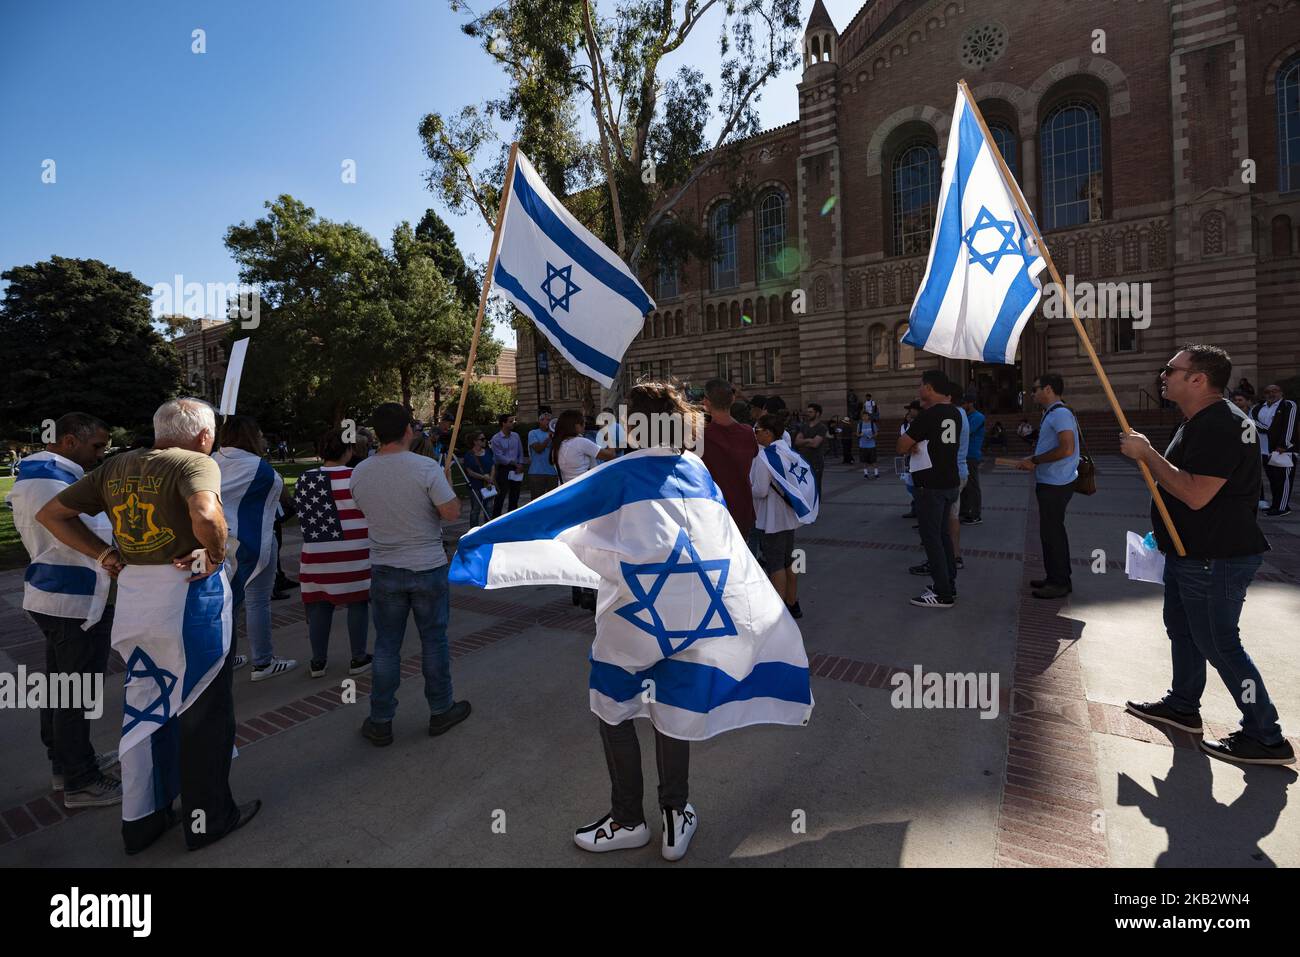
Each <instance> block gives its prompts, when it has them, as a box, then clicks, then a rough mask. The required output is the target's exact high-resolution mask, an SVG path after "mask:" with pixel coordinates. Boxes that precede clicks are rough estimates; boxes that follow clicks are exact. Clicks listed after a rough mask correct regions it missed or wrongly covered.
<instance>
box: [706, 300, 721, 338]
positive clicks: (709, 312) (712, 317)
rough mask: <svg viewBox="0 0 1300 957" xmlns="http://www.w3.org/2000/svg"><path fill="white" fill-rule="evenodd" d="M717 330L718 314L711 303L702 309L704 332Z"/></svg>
mask: <svg viewBox="0 0 1300 957" xmlns="http://www.w3.org/2000/svg"><path fill="white" fill-rule="evenodd" d="M717 328H718V312H717V310H716V309H715V308H714V306H713V303H709V304H708V305H707V306H705V307H704V331H705V332H713V331H714V330H715V329H717Z"/></svg>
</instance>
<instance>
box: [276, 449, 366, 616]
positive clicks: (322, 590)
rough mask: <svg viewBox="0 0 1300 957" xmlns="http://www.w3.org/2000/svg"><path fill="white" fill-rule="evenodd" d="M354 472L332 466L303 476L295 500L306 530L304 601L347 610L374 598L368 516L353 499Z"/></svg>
mask: <svg viewBox="0 0 1300 957" xmlns="http://www.w3.org/2000/svg"><path fill="white" fill-rule="evenodd" d="M351 479H352V469H350V468H348V467H347V466H346V465H330V466H325V467H322V468H318V469H311V470H309V471H307V472H304V473H303V474H302V477H301V478H299V479H298V484H297V485H296V486H295V487H294V491H293V499H294V503H295V504H296V505H297V507H298V523H299V524H300V525H301V526H302V565H301V568H300V571H299V574H298V581H299V583H300V584H301V586H302V600H303V601H304V602H313V601H329V602H333V603H334V604H336V605H347V604H351V603H353V602H358V601H368V600H369V598H370V545H369V542H368V540H367V538H368V532H367V529H366V517H365V515H363V514H362V513H361V510H360V509H359V508H357V504H356V502H354V501H353V499H352V491H351V489H350V487H349V486H350V483H351Z"/></svg>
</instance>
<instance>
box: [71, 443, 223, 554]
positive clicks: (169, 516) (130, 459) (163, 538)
mask: <svg viewBox="0 0 1300 957" xmlns="http://www.w3.org/2000/svg"><path fill="white" fill-rule="evenodd" d="M196 492H211V493H212V494H214V495H216V496H217V501H218V502H220V501H221V469H220V468H218V467H217V463H216V462H215V461H213V459H212V458H211V456H207V455H204V454H203V453H202V452H189V451H186V450H185V449H174V448H173V449H139V450H137V451H134V452H123V453H121V454H120V455H115V456H113V457H112V458H111V459H108V460H107V461H105V462H104V464H103V465H101V466H100V467H99V468H97V469H95V470H94V471H93V472H90V473H88V474H87V475H85V476H84V477H83V478H81V479H80V480H79V481H77V482H76V483H75V484H73V485H70V486H68V487H67V488H66V489H64V490H63V491H62V492H60V493H59V501H60V502H61V503H62V504H64V505H66V506H67V507H68V508H75V509H77V510H78V511H81V512H88V513H90V514H91V515H94V514H95V513H96V512H104V513H105V514H106V515H107V516H108V519H109V521H110V522H111V523H112V524H113V541H114V543H115V544H116V545H117V550H118V553H119V554H121V556H122V559H123V560H124V561H125V562H126V563H127V564H128V565H166V564H169V563H170V562H171V560H172V559H173V558H179V557H181V556H182V555H188V554H189V553H190V552H192V551H194V549H196V548H199V547H201V546H200V544H199V541H198V539H197V538H195V537H194V528H193V526H192V525H191V524H190V509H189V498H190V496H191V495H193V494H195V493H196Z"/></svg>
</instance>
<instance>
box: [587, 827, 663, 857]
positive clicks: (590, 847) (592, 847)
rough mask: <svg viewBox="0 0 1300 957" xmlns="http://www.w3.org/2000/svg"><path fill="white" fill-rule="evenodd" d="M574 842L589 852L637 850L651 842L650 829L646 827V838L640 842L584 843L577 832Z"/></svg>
mask: <svg viewBox="0 0 1300 957" xmlns="http://www.w3.org/2000/svg"><path fill="white" fill-rule="evenodd" d="M573 843H574V844H575V845H576V846H578V847H580V848H582V849H583V850H584V851H586V852H587V853H588V854H608V853H609V852H610V851H635V850H637V849H639V848H642V847H645V846H646V845H647V844H649V843H650V829H649V828H646V834H645V840H644V841H642V842H641V843H640V844H618V845H615V844H614V843H613V842H612V841H611V842H610V843H608V844H584V843H582V841H580V840H578V835H576V834H575V835H573Z"/></svg>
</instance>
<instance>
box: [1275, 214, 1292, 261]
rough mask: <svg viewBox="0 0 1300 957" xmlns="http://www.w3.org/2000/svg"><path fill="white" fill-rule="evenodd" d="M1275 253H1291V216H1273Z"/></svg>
mask: <svg viewBox="0 0 1300 957" xmlns="http://www.w3.org/2000/svg"><path fill="white" fill-rule="evenodd" d="M1273 255H1274V256H1290V255H1291V217H1290V216H1274V217H1273Z"/></svg>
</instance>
